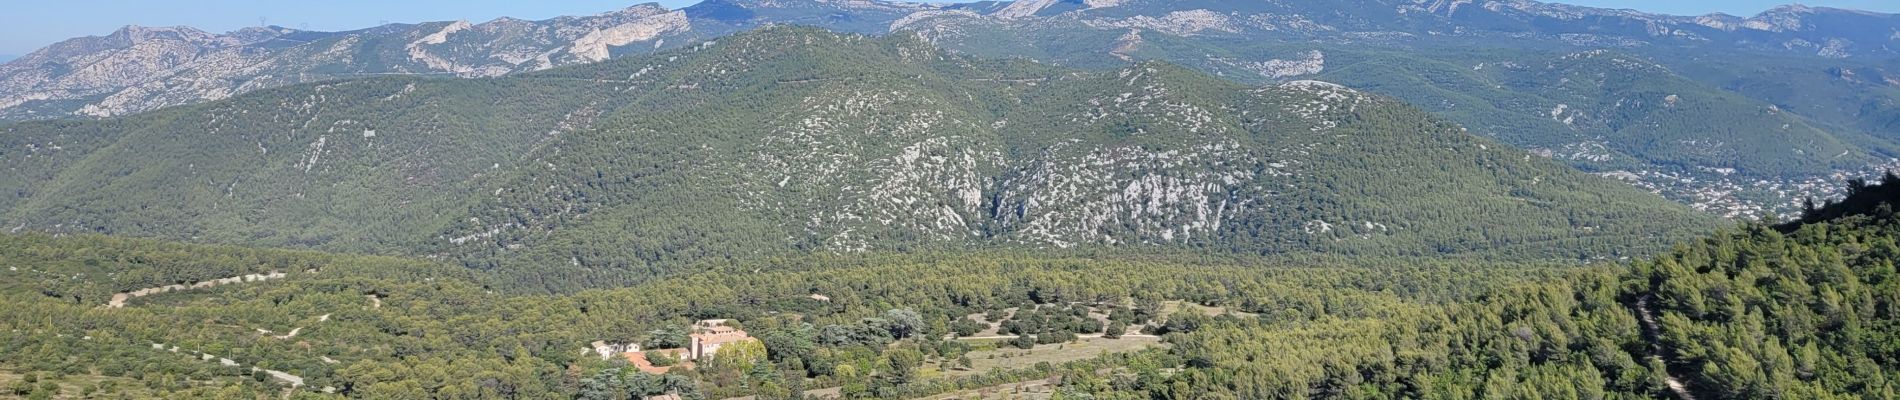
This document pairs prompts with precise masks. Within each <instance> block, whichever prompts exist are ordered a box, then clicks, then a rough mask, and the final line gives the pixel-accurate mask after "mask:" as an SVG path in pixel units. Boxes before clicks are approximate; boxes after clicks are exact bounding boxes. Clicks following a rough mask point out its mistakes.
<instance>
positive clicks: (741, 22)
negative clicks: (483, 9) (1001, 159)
mask: <svg viewBox="0 0 1900 400" xmlns="http://www.w3.org/2000/svg"><path fill="white" fill-rule="evenodd" d="M770 24H796V25H812V26H818V27H823V28H827V29H831V30H836V31H843V32H857V33H870V34H888V33H891V32H898V31H915V32H919V33H921V34H922V35H924V37H926V38H927V39H928V40H930V41H931V42H933V43H935V44H937V45H939V46H942V47H944V48H947V49H951V50H953V51H958V52H963V53H967V54H973V55H980V56H989V57H1022V58H1028V59H1033V60H1037V61H1041V62H1045V63H1054V64H1060V65H1065V66H1073V67H1082V68H1092V69H1110V68H1114V67H1116V66H1119V65H1121V64H1124V63H1126V62H1129V61H1130V60H1144V59H1157V60H1166V61H1169V62H1172V63H1176V64H1179V65H1183V66H1188V67H1190V68H1194V69H1198V70H1202V71H1205V72H1209V73H1214V74H1217V75H1220V76H1222V77H1225V78H1228V79H1231V80H1235V81H1239V82H1243V83H1249V84H1261V83H1268V82H1285V81H1291V80H1302V79H1307V80H1322V81H1327V82H1333V83H1338V84H1342V85H1346V86H1348V87H1353V88H1358V89H1361V90H1367V91H1372V92H1377V93H1381V94H1385V95H1390V96H1395V97H1398V98H1400V99H1403V100H1405V101H1407V102H1410V103H1412V104H1415V105H1417V106H1419V107H1421V108H1424V109H1426V110H1427V111H1432V112H1434V113H1438V114H1441V115H1445V116H1447V117H1450V118H1452V119H1453V120H1455V121H1457V122H1459V123H1461V124H1463V125H1465V126H1466V127H1467V128H1469V129H1471V130H1472V132H1474V133H1477V134H1480V135H1484V136H1491V137H1495V138H1497V139H1498V140H1501V141H1504V142H1506V143H1508V144H1512V145H1515V146H1518V147H1521V148H1525V149H1527V150H1529V151H1531V152H1533V153H1536V154H1539V155H1540V156H1544V157H1549V158H1554V159H1559V160H1563V161H1564V162H1566V163H1568V164H1570V165H1572V166H1576V167H1579V168H1582V169H1584V170H1586V171H1591V172H1595V173H1599V174H1602V175H1605V176H1611V177H1615V178H1617V179H1622V180H1625V181H1628V182H1630V183H1632V184H1635V185H1637V186H1640V187H1644V188H1646V189H1649V190H1652V191H1655V192H1657V193H1660V194H1663V195H1665V196H1667V197H1669V198H1672V199H1675V200H1678V201H1681V202H1684V203H1687V204H1691V205H1694V206H1695V207H1697V208H1700V209H1704V210H1708V211H1711V212H1714V213H1717V214H1719V215H1726V216H1732V217H1742V218H1747V217H1752V216H1758V215H1762V214H1768V213H1785V212H1789V211H1791V209H1792V207H1793V205H1794V204H1795V203H1796V200H1797V199H1799V198H1802V197H1806V196H1814V195H1826V194H1829V193H1831V192H1832V190H1836V188H1837V186H1836V185H1834V184H1832V183H1831V182H1838V181H1840V179H1839V178H1841V177H1843V176H1845V175H1844V174H1865V173H1866V172H1867V171H1872V170H1876V169H1879V168H1882V167H1886V166H1890V165H1891V164H1894V162H1893V161H1892V159H1893V156H1894V155H1895V153H1896V150H1895V149H1896V148H1900V144H1896V143H1900V142H1896V141H1897V140H1900V133H1897V132H1896V131H1897V130H1900V128H1896V127H1900V111H1894V110H1895V109H1896V107H1894V106H1893V105H1894V104H1897V103H1896V99H1900V65H1896V64H1895V62H1894V61H1893V60H1895V59H1900V58H1896V57H1895V55H1896V49H1897V48H1900V47H1896V46H1895V43H1900V33H1896V32H1900V18H1897V17H1895V16H1894V15H1890V14H1879V13H1868V12H1859V11H1850V10H1839V9H1829V8H1812V7H1800V6H1789V7H1782V8H1777V9H1774V10H1770V11H1768V12H1764V13H1762V14H1760V15H1757V16H1753V17H1748V18H1741V17H1732V16H1723V15H1711V16H1702V17H1679V16H1666V15H1654V14H1645V13H1637V12H1630V11H1621V10H1605V9H1593V8H1586V7H1576V6H1568V5H1562V4H1552V3H1539V2H1531V1H1497V2H1484V3H1472V2H1463V1H1437V0H1434V1H1423V0H1419V1H1403V0H1354V1H1347V2H1338V1H1263V2H1227V1H1159V0H1126V1H1081V0H1036V1H1022V2H1015V3H999V2H979V3H967V4H946V5H927V4H918V3H908V2H883V1H827V0H795V1H785V0H777V1H754V0H714V1H707V2H703V3H701V4H698V5H695V6H691V7H687V8H684V9H680V10H668V9H665V8H664V7H660V6H657V5H651V4H649V5H640V6H635V7H630V8H628V9H625V10H620V11H616V12H611V13H606V14H601V15H595V16H585V17H563V18H555V19H550V20H545V21H523V20H515V19H506V18H504V19H499V20H495V21H487V22H481V23H472V22H466V21H455V22H431V23H420V24H393V25H386V26H381V27H375V28H370V29H364V30H359V31H350V32H305V31H297V30H292V29H286V28H281V27H270V28H250V29H244V30H240V31H237V32H232V33H227V34H211V33H206V32H201V31H197V30H193V29H190V28H144V27H128V28H126V29H122V30H120V31H118V32H115V33H113V34H112V35H108V36H105V37H95V38H79V39H74V40H70V41H66V42H63V43H60V44H56V45H54V46H50V47H48V48H46V49H42V50H40V51H37V52H34V53H33V54H29V55H27V56H25V57H24V58H23V59H21V60H19V61H18V62H15V63H10V64H7V65H5V66H0V118H10V119H42V118H64V117H109V116H122V115H128V114H131V113H137V112H142V111H148V110H153V109H157V108H160V107H164V106H171V105H181V104H192V103H197V102H201V101H205V100H212V99H221V98H226V97H230V96H233V95H237V94H241V93H245V92H248V91H251V90H257V89H261V88H269V87H276V86H281V85H287V84H295V83H300V82H312V81H321V80H328V79H338V78H349V77H363V76H375V75H385V74H415V75H428V76H456V77H493V76H502V75H509V74H517V73H524V72H531V71H536V70H543V69H547V68H552V67H556V66H561V65H573V64H582V63H592V62H599V61H602V60H606V59H609V58H612V57H616V56H623V55H631V54H643V53H649V52H653V51H657V50H663V49H669V48H677V47H680V46H691V45H693V44H694V43H699V42H703V41H707V40H713V39H715V38H718V37H721V36H725V35H729V34H732V33H736V32H741V31H744V30H749V29H753V28H756V27H759V26H764V25H770ZM1740 55H1748V56H1745V57H1744V56H1740ZM1743 60H1746V61H1748V62H1749V63H1748V64H1742V63H1741V62H1742V61H1743Z"/></svg>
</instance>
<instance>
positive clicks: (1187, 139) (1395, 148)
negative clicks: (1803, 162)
mask: <svg viewBox="0 0 1900 400" xmlns="http://www.w3.org/2000/svg"><path fill="white" fill-rule="evenodd" d="M0 131H4V132H5V133H6V134H4V135H0V140H6V141H8V143H7V144H9V146H6V147H4V148H0V152H4V153H0V168H4V169H6V170H9V171H19V172H21V173H19V174H9V175H8V176H7V177H6V178H0V185H4V186H0V190H4V191H5V193H7V195H6V196H5V197H6V199H5V200H0V206H4V207H5V209H4V210H0V212H3V213H0V222H4V225H5V226H7V227H8V228H9V229H13V228H19V229H21V230H23V231H28V232H32V231H42V232H54V233H103V234H112V235H123V236H136V237H152V238H165V239H174V240H185V241H191V242H200V243H218V244H236V245H249V246H264V247H292V248H310V249H317V250H324V251H342V252H353V253H369V254H386V255H409V256H430V257H441V258H442V259H445V260H450V261H452V262H455V263H459V264H461V265H464V266H468V267H473V268H476V269H480V270H493V271H498V272H499V273H500V274H502V275H505V277H504V278H502V279H501V281H500V282H501V283H502V284H499V285H495V286H496V288H497V289H498V290H505V291H513V292H572V291H575V290H579V289H583V288H590V287H613V286H620V285H625V284H631V283H637V282H640V281H643V280H646V279H650V278H652V277H656V276H665V275H667V274H670V273H672V272H675V271H680V270H682V267H686V266H691V265H694V264H695V263H700V262H714V261H721V260H726V261H739V260H748V259H755V258H758V257H770V256H791V255H797V254H801V253H804V252H810V251H844V252H850V251H891V252H907V251H950V252H956V251H966V250H972V249H975V250H991V249H1015V250H1024V249H1050V248H1071V249H1078V250H1082V251H1094V250H1100V249H1115V248H1129V249H1134V248H1141V249H1145V250H1147V251H1215V252H1220V253H1226V254H1234V255H1261V254H1272V255H1285V254H1320V255H1344V256H1379V257H1431V256H1446V255H1449V256H1455V257H1462V258H1481V259H1494V260H1539V261H1547V260H1566V261H1577V260H1595V259H1611V258H1620V257H1630V256H1641V255H1646V254H1653V253H1654V252H1657V251H1661V250H1664V249H1665V248H1666V244H1667V243H1668V242H1669V241H1670V240H1671V238H1676V237H1684V236H1687V235H1693V234H1698V233H1701V232H1705V231H1706V230H1708V229H1711V228H1712V227H1714V226H1715V224H1716V223H1717V222H1716V221H1714V220H1713V219H1712V218H1709V217H1707V216H1703V215H1700V214H1698V213H1695V212H1693V211H1691V210H1688V209H1686V208H1684V207H1680V206H1676V205H1672V204H1669V203H1667V202H1665V201H1662V200H1660V199H1657V198H1655V197H1654V196H1651V195H1648V194H1645V193H1641V192H1638V191H1636V190H1633V189H1631V188H1629V187H1626V186H1624V185H1621V184H1618V183H1615V182H1611V181H1608V180H1604V179H1601V178H1598V177H1593V176H1589V175H1586V174H1582V173H1578V172H1576V171H1574V170H1570V169H1568V168H1566V167H1564V166H1562V165H1559V164H1557V163H1554V162H1549V161H1546V160H1543V159H1539V158H1535V157H1526V156H1525V155H1524V154H1523V153H1522V152H1521V151H1519V150H1516V149H1511V148H1509V147H1507V146H1504V145H1501V144H1498V143H1495V142H1491V141H1489V140H1487V139H1483V138H1479V137H1476V136H1473V135H1470V134H1467V133H1465V132H1463V131H1462V129H1461V128H1460V127H1458V126H1456V125H1453V124H1451V123H1448V122H1445V121H1443V120H1440V119H1437V118H1434V117H1432V116H1431V115H1429V114H1427V113H1425V112H1423V111H1421V110H1418V109H1416V108H1412V107H1409V106H1406V105H1404V104H1402V103H1399V102H1397V101H1395V100H1392V99H1388V98H1383V97H1378V96H1373V95H1367V94H1363V93H1359V92H1355V91H1352V90H1349V89H1344V88H1339V87H1334V86H1329V85H1324V84H1317V83H1308V84H1297V85H1284V86H1268V87H1250V86H1245V85H1241V84H1236V83H1233V82H1230V81H1226V80H1222V79H1218V78H1216V77H1212V76H1207V75H1204V74H1200V73H1196V72H1192V71H1190V70H1188V69H1185V68H1181V67H1177V66H1174V65H1170V64H1164V63H1139V64H1134V65H1130V66H1125V67H1123V68H1121V69H1119V70H1115V71H1104V72H1092V71H1080V70H1070V69H1062V68H1055V67H1049V66H1045V65H1040V64H1037V63H1033V62H1028V61H1021V60H1015V61H993V60H983V59H977V58H971V57H965V56H958V55H952V54H948V53H945V52H943V51H940V50H938V49H936V48H935V47H933V46H931V45H930V44H929V43H927V42H924V41H923V40H921V39H919V38H917V37H914V36H907V35H899V36H892V37H885V38H871V37H865V36H854V35H839V34H833V33H829V32H824V31H820V30H815V29H803V28H774V29H769V30H766V31H763V32H757V33H751V34H745V35H739V36H736V37H732V38H728V39H726V40H721V41H719V42H718V43H717V44H708V45H702V46H693V47H690V48H685V49H679V50H675V51H670V52H664V53H661V54H657V55H654V56H650V57H629V58H625V59H620V60H615V61H611V62H604V63H600V64H595V65H587V66H580V67H574V68H564V69H555V70H550V71H543V72H538V73H532V74H524V75H520V76H514V77H508V78H500V79H485V80H452V79H439V80H437V79H421V78H378V79H363V80H349V81H339V82H331V83H323V84H312V85H303V86H292V87H286V88H278V89H270V90H264V91H259V92H255V93H252V94H248V95H244V96H239V97H236V98H233V99H230V100H227V101H220V102H214V103H209V104H204V105H198V106H190V107H182V108H175V109H168V110H163V111H159V112H154V113H150V114H145V115H140V116H135V117H130V118H126V119H119V120H107V121H96V122H36V123H22V124H12V125H4V126H0Z"/></svg>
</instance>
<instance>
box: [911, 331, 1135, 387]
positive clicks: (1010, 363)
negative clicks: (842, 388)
mask: <svg viewBox="0 0 1900 400" xmlns="http://www.w3.org/2000/svg"><path fill="white" fill-rule="evenodd" d="M971 341H972V342H990V343H994V344H996V345H998V346H997V348H993V349H984V350H977V351H973V352H970V354H969V355H968V357H970V366H971V368H969V369H963V368H951V369H950V370H948V371H944V370H940V369H938V366H937V365H934V364H931V365H926V366H925V367H924V370H925V371H928V372H930V373H941V374H943V376H952V377H956V376H967V375H978V374H983V373H986V372H989V371H990V370H993V369H998V368H1025V367H1029V366H1032V365H1036V363H1041V362H1047V363H1050V364H1061V363H1066V362H1070V361H1078V360H1086V359H1090V358H1095V357H1099V356H1101V355H1103V354H1111V353H1126V352H1131V351H1141V350H1143V349H1147V348H1150V347H1156V346H1161V345H1162V343H1161V339H1160V338H1154V337H1126V338H1121V339H1103V338H1091V339H1081V340H1077V341H1076V342H1074V343H1056V344H1045V345H1038V346H1036V347H1035V348H1034V349H1029V350H1023V349H1018V348H1015V347H1008V345H1007V344H1004V343H1003V342H1006V341H1007V340H971Z"/></svg>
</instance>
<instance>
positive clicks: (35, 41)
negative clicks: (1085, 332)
mask: <svg viewBox="0 0 1900 400" xmlns="http://www.w3.org/2000/svg"><path fill="white" fill-rule="evenodd" d="M645 1H647V0H532V1H524V0H328V1H288V0H51V1H43V0H6V1H5V2H7V3H12V4H6V5H0V54H16V55H17V54H25V53H28V52H31V51H33V50H35V49H38V48H40V47H43V46H45V45H48V44H52V43H53V42H57V41H60V40H64V39H66V38H71V37H78V36H92V35H104V34H107V33H111V32H112V31H113V30H116V29H118V28H119V27H120V26H124V25H144V26H177V25H185V26H192V27H197V28H199V29H205V30H208V31H213V32H225V31H230V30H234V29H238V28H242V27H246V26H256V25H258V21H259V18H260V17H261V18H263V19H264V22H265V23H268V24H273V25H282V26H287V27H291V28H304V29H313V30H325V31H335V30H349V29H357V28H364V27H369V26H375V25H377V24H379V23H383V22H420V21H446V20H458V19H466V20H470V21H477V22H479V21H486V20H490V19H494V18H496V17H502V16H510V17H516V18H525V19H544V18H549V17H554V16H560V15H579V14H595V13H600V12H604V11H609V10H615V9H620V8H625V7H627V6H630V5H633V4H638V3H640V2H645ZM1789 1H1792V0H1568V1H1563V2H1566V3H1572V4H1581V5H1589V6H1599V7H1613V8H1633V9H1638V10H1643V11H1650V12H1659V13H1668V14H1686V15H1700V14H1707V13H1710V12H1717V11H1720V12H1726V13H1729V14H1735V15H1753V14H1755V13H1757V12H1760V11H1762V10H1766V9H1768V8H1770V7H1774V6H1775V5H1777V4H1781V3H1786V2H1789ZM695 2H697V0H662V1H660V3H661V4H664V5H666V6H668V7H675V8H677V7H683V6H686V5H689V4H692V3H695ZM1808 4H1810V5H1826V6H1833V7H1843V8H1858V9H1863V10H1875V11H1885V12H1900V1H1894V0H1824V1H1812V2H1809V3H1808Z"/></svg>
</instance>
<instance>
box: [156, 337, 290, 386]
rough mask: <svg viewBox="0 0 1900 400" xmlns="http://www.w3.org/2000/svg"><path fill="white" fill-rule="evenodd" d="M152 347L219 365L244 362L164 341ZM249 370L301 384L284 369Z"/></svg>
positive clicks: (254, 368)
mask: <svg viewBox="0 0 1900 400" xmlns="http://www.w3.org/2000/svg"><path fill="white" fill-rule="evenodd" d="M152 349H155V350H163V351H170V352H173V353H181V352H182V353H184V354H188V355H191V356H193V357H196V358H198V359H199V360H203V361H216V362H217V363H218V364H219V365H223V366H228V367H243V366H244V364H240V363H238V362H237V361H231V359H229V358H224V357H218V356H215V355H211V354H209V353H204V352H199V351H195V350H182V351H181V350H180V349H179V348H178V346H171V345H166V344H164V343H152ZM250 370H251V372H263V373H264V374H265V375H270V377H271V378H275V379H277V380H279V381H282V382H284V383H288V384H290V387H293V388H294V387H301V386H303V377H301V376H296V375H291V374H290V373H288V372H284V371H278V370H270V369H263V368H258V367H251V369H250Z"/></svg>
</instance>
